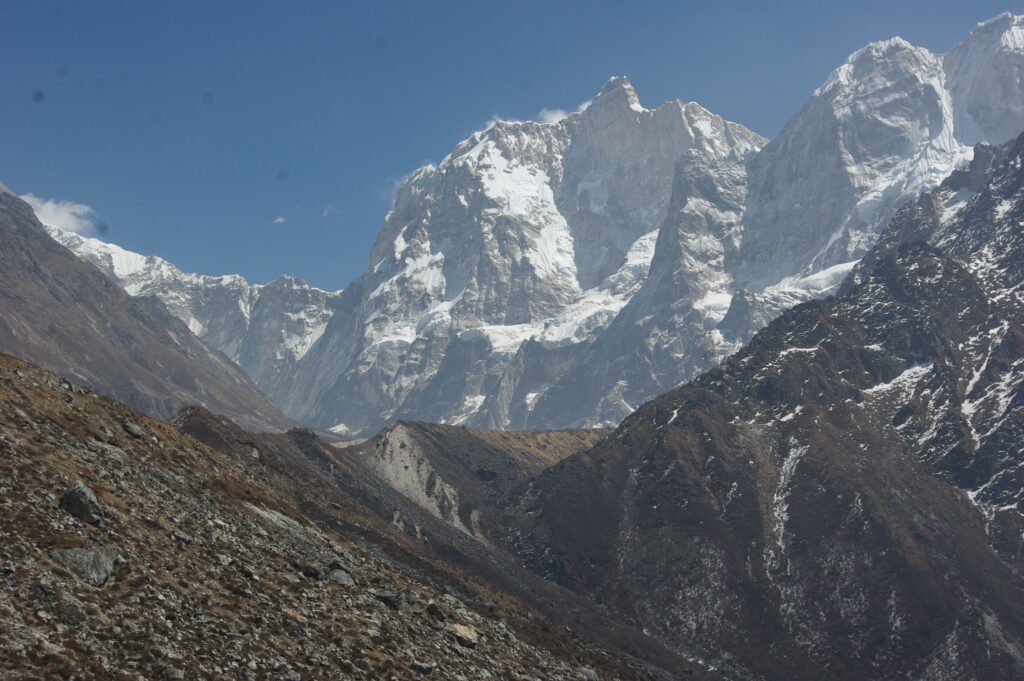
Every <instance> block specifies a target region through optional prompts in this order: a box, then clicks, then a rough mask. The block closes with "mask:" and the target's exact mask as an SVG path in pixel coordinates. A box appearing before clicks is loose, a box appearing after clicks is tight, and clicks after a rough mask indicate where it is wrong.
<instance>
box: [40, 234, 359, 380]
mask: <svg viewBox="0 0 1024 681" xmlns="http://www.w3.org/2000/svg"><path fill="white" fill-rule="evenodd" d="M46 227H47V229H48V231H49V232H50V235H51V236H52V237H53V238H54V239H56V240H57V241H58V242H60V243H61V244H63V245H64V246H65V247H67V248H69V249H70V250H71V251H72V252H74V253H75V254H76V255H77V256H78V257H79V258H81V259H83V260H85V261H86V262H89V263H91V264H93V265H95V266H96V267H98V268H99V269H100V270H101V271H102V272H103V273H104V274H106V275H107V276H108V277H110V278H111V279H114V280H115V281H117V282H119V283H120V284H121V285H122V286H123V287H124V289H125V290H126V291H127V292H128V293H129V294H131V295H133V296H156V297H158V298H159V299H160V300H161V301H162V302H163V304H164V305H165V306H166V307H167V309H168V311H169V312H170V313H171V314H173V315H174V316H175V317H177V318H179V319H181V320H182V321H183V322H185V323H186V324H187V325H188V327H189V329H190V330H191V331H192V333H194V334H195V335H197V336H199V337H200V338H201V339H203V340H204V341H206V342H207V343H209V344H210V345H212V346H213V347H215V348H217V349H218V350H220V351H221V352H222V353H224V355H226V356H227V357H228V358H229V359H230V360H232V361H233V362H235V363H236V364H238V365H239V366H240V367H242V369H243V370H245V372H246V373H247V374H248V375H249V377H250V378H252V380H253V381H255V382H256V384H257V385H259V386H260V388H261V389H262V390H263V391H264V393H267V394H273V392H274V386H275V385H277V384H278V383H279V382H280V380H281V376H282V375H283V374H287V373H289V372H291V371H292V370H293V367H294V365H295V363H296V362H297V361H298V360H300V359H302V357H303V355H305V354H306V352H307V351H308V350H309V348H310V347H311V346H312V345H313V343H315V342H316V341H317V339H318V338H319V337H320V335H321V334H322V333H323V331H324V329H325V328H326V326H327V322H328V321H329V320H330V318H331V315H332V314H333V309H332V307H331V303H332V302H333V301H334V300H335V299H336V298H337V296H338V293H339V292H333V293H332V292H327V291H322V290H320V289H318V288H314V287H312V286H310V285H309V284H307V283H306V282H304V281H302V280H300V279H296V278H294V277H280V278H278V279H275V280H274V281H272V282H270V283H269V284H265V285H254V284H250V283H249V282H247V281H246V280H245V279H243V278H242V277H240V276H238V275H226V276H221V277H210V276H205V275H200V274H189V273H186V272H182V271H181V270H179V269H178V268H177V267H175V266H174V265H172V264H171V263H169V262H167V261H166V260H164V259H163V258H159V257H156V256H143V255H139V254H138V253H133V252H131V251H127V250H125V249H123V248H120V247H119V246H116V245H114V244H109V243H106V242H103V241H100V240H99V239H93V238H89V237H83V236H81V235H79V234H75V233H74V232H68V231H65V230H62V229H60V228H59V227H55V226H52V225H46Z"/></svg>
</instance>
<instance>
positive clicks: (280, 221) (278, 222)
mask: <svg viewBox="0 0 1024 681" xmlns="http://www.w3.org/2000/svg"><path fill="white" fill-rule="evenodd" d="M286 222H288V218H283V217H281V216H280V215H278V216H277V217H276V218H274V224H275V225H283V224H284V223H286Z"/></svg>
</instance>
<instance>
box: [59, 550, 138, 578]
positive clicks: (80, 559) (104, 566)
mask: <svg viewBox="0 0 1024 681" xmlns="http://www.w3.org/2000/svg"><path fill="white" fill-rule="evenodd" d="M50 557H51V558H53V559H54V560H56V561H57V562H58V563H61V564H62V565H64V566H66V567H68V568H70V569H71V570H73V571H74V572H75V574H77V575H78V576H79V577H81V578H82V579H84V580H85V581H87V582H89V583H90V584H92V585H93V586H103V585H104V584H106V582H107V580H108V579H110V575H111V574H113V572H114V567H115V566H116V565H117V564H118V563H119V562H120V561H121V557H120V556H118V554H117V551H115V550H114V549H112V548H110V547H109V546H104V545H103V544H97V545H95V546H87V547H84V548H80V549H57V550H56V551H51V552H50Z"/></svg>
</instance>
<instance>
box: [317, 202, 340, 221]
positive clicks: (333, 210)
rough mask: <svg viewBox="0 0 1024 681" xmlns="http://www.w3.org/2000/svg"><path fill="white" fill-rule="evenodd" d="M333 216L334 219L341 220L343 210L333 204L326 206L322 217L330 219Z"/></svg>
mask: <svg viewBox="0 0 1024 681" xmlns="http://www.w3.org/2000/svg"><path fill="white" fill-rule="evenodd" d="M332 216H333V217H337V218H339V219H340V218H341V209H339V208H338V207H337V206H335V205H334V204H332V203H328V204H325V205H324V210H323V213H322V215H321V217H324V218H329V217H332Z"/></svg>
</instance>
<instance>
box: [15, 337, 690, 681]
mask: <svg viewBox="0 0 1024 681" xmlns="http://www.w3.org/2000/svg"><path fill="white" fill-rule="evenodd" d="M175 423H176V424H177V425H178V426H179V427H181V428H182V429H184V430H191V431H192V432H195V433H196V434H197V435H198V436H199V437H202V438H205V439H208V440H211V441H218V442H219V443H220V445H221V449H216V448H211V447H208V446H206V445H205V444H202V443H201V442H200V441H199V440H197V439H194V438H192V437H190V436H187V435H184V434H183V433H182V432H180V431H179V430H177V429H176V428H175V427H173V426H172V425H170V424H167V423H162V422H158V421H154V420H151V419H149V418H147V417H145V416H143V415H141V414H139V413H137V412H135V411H132V410H130V409H128V408H127V407H124V406H123V405H120V404H117V403H114V402H111V401H109V400H107V399H105V398H102V397H100V396H98V395H96V394H95V393H93V392H91V391H89V390H87V389H84V388H81V387H78V386H75V385H73V384H71V383H69V382H67V381H66V380H63V379H60V378H58V377H57V376H56V375H54V374H52V373H49V372H46V371H42V370H40V369H38V368H35V367H33V366H31V365H28V364H25V363H23V362H21V361H18V360H15V359H13V358H11V357H8V356H0V484H2V490H0V492H2V493H0V513H2V517H3V518H4V522H3V528H2V539H3V540H2V542H0V678H4V679H30V678H31V679H51V678H52V679H57V678H60V679H71V678H75V679H103V680H106V679H132V680H136V679H224V678H234V679H288V680H298V679H403V680H409V681H412V680H413V679H424V678H437V679H463V678H464V679H485V678H492V679H552V680H554V679H581V680H589V679H598V678H601V679H648V678H656V676H654V675H653V674H654V672H653V671H645V670H644V669H643V668H642V665H641V664H640V663H639V662H637V661H632V662H631V661H630V660H629V657H628V656H627V655H625V654H624V653H622V652H621V651H619V652H615V651H609V650H607V649H602V648H600V647H598V646H596V645H594V644H592V643H587V642H586V641H585V640H584V639H583V638H582V637H581V636H580V635H579V634H577V633H574V632H573V631H572V630H570V629H568V628H567V627H565V626H564V625H560V624H555V623H554V622H552V621H551V620H550V619H548V618H546V617H545V616H543V615H542V614H541V613H540V612H538V611H537V610H536V609H533V608H531V607H529V606H527V605H525V604H524V603H523V602H522V601H521V600H518V599H515V598H512V597H510V596H508V595H505V594H502V593H501V592H499V591H496V590H494V589H492V588H489V587H488V586H486V585H485V584H483V583H482V582H481V581H480V580H477V579H474V578H472V577H470V576H467V575H465V574H463V573H460V572H459V571H457V570H454V569H452V568H450V567H447V566H445V565H444V564H442V563H440V562H439V561H437V560H436V559H433V558H430V557H429V556H428V555H426V554H425V553H424V551H423V549H422V548H421V547H418V546H417V545H416V543H415V542H413V541H409V540H407V539H405V538H404V535H402V534H401V533H398V532H395V531H393V529H391V526H390V525H389V523H388V522H387V521H386V520H384V519H381V518H379V517H378V516H377V515H376V514H375V513H373V512H372V511H369V510H367V509H366V508H365V507H364V506H362V505H361V504H360V503H358V502H356V501H354V500H352V499H351V498H350V497H347V496H346V495H344V494H339V493H338V491H337V490H336V489H332V488H331V487H330V485H329V484H327V483H325V482H324V481H322V479H321V478H319V476H318V475H317V473H316V471H315V469H314V468H312V467H310V466H309V465H308V464H306V466H305V468H304V467H303V463H302V461H303V459H302V457H301V456H294V455H295V454H296V453H297V452H300V451H301V449H302V443H303V442H306V441H308V439H309V438H310V437H312V435H311V434H310V433H308V432H307V431H296V432H294V433H291V434H282V435H277V436H259V435H250V434H246V433H244V431H241V430H240V429H238V428H237V427H236V426H234V425H233V424H230V422H228V421H226V420H225V419H223V418H221V417H216V416H214V415H212V414H209V412H206V411H204V410H190V411H188V412H185V413H183V414H181V415H180V416H179V417H178V418H177V419H176V420H175ZM226 433H233V434H234V435H232V438H234V439H231V440H230V441H229V440H227V439H225V434H226ZM322 446H327V445H322ZM676 673H677V674H682V678H694V679H699V678H704V677H703V676H702V675H701V674H700V673H699V672H694V673H693V674H692V675H690V674H688V673H687V672H686V671H685V664H684V663H683V664H682V666H681V667H680V668H678V669H677V671H676Z"/></svg>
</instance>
